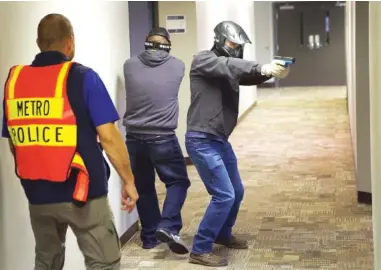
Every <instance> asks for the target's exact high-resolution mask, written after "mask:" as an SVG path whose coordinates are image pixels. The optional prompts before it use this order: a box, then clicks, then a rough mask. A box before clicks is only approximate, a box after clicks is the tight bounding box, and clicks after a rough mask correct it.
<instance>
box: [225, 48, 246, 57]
mask: <svg viewBox="0 0 381 270" xmlns="http://www.w3.org/2000/svg"><path fill="white" fill-rule="evenodd" d="M224 50H225V51H226V52H227V53H228V54H229V56H230V57H234V58H241V59H242V58H243V46H242V45H238V46H237V47H236V48H230V47H229V46H227V45H225V46H224Z"/></svg>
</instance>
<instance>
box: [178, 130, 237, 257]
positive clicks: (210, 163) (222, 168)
mask: <svg viewBox="0 0 381 270" xmlns="http://www.w3.org/2000/svg"><path fill="white" fill-rule="evenodd" d="M185 142H186V148H187V151H188V154H189V157H190V158H191V160H192V162H193V164H194V165H195V167H196V169H197V171H198V173H199V175H200V177H201V179H202V181H203V182H204V184H205V187H206V189H207V191H208V193H209V194H210V195H211V196H212V199H211V201H210V204H209V206H208V208H207V209H206V212H205V215H204V217H203V219H202V221H201V224H200V226H199V228H198V232H197V234H196V236H195V237H194V241H193V249H192V252H193V253H195V254H204V253H209V252H211V251H212V248H213V242H214V241H215V240H229V239H230V238H231V236H232V228H233V226H234V224H235V221H236V218H237V215H238V211H239V207H240V205H241V201H242V199H243V194H244V188H243V185H242V181H241V177H240V175H239V172H238V166H237V158H236V156H235V154H234V151H233V149H232V146H231V144H230V143H229V142H228V141H226V140H221V141H217V140H213V139H209V138H191V137H186V140H185Z"/></svg>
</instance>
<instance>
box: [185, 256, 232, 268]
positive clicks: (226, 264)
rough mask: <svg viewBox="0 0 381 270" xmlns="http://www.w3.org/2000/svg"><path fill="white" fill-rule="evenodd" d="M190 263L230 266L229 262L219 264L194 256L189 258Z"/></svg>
mask: <svg viewBox="0 0 381 270" xmlns="http://www.w3.org/2000/svg"><path fill="white" fill-rule="evenodd" d="M189 263H192V264H198V265H203V266H209V267H221V266H228V262H224V263H219V264H217V263H207V262H205V261H201V260H197V259H194V258H189Z"/></svg>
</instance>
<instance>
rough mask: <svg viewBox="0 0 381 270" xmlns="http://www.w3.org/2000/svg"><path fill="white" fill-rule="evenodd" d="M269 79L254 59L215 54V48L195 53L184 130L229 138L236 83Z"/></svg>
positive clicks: (234, 118) (235, 115)
mask: <svg viewBox="0 0 381 270" xmlns="http://www.w3.org/2000/svg"><path fill="white" fill-rule="evenodd" d="M268 79H270V78H269V77H267V76H263V75H261V65H260V64H258V63H256V62H253V61H247V60H243V59H239V58H232V57H224V56H217V54H216V53H215V52H214V51H202V52H200V53H198V54H196V55H195V56H194V58H193V62H192V65H191V70H190V89H191V105H190V107H189V110H188V116H187V125H188V127H187V131H188V132H204V133H209V134H212V135H215V136H218V137H223V138H228V137H229V136H230V134H231V133H232V132H233V129H234V128H235V126H236V125H237V119H238V108H239V86H240V85H258V84H260V83H262V82H265V81H267V80H268Z"/></svg>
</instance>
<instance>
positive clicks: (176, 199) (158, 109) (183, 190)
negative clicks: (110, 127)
mask: <svg viewBox="0 0 381 270" xmlns="http://www.w3.org/2000/svg"><path fill="white" fill-rule="evenodd" d="M170 49H171V41H170V36H169V33H168V32H167V30H166V29H165V28H162V27H159V28H154V29H152V30H151V32H150V33H149V35H148V37H147V39H146V41H145V51H143V52H141V53H140V54H139V55H137V56H135V57H132V58H130V59H128V60H127V61H126V62H125V64H124V79H125V88H126V96H127V106H126V107H127V108H126V113H125V115H124V118H123V124H124V126H125V127H126V132H127V134H126V143H127V148H128V152H129V155H130V159H131V167H132V171H133V174H134V177H135V183H136V189H137V191H138V194H139V200H138V202H137V210H138V213H139V217H140V222H141V225H142V231H141V240H142V242H143V248H145V249H150V248H154V247H155V246H156V245H157V244H159V243H160V242H164V243H167V244H168V246H169V248H170V250H172V251H173V252H174V253H177V254H186V253H188V248H187V247H186V245H185V244H184V243H183V242H182V240H181V239H180V237H179V236H178V234H179V232H180V230H181V228H182V219H181V209H182V206H183V205H184V201H185V198H186V195H187V190H188V188H189V186H190V181H189V178H188V174H187V169H186V164H185V160H184V156H183V153H182V150H181V148H180V145H179V142H178V140H177V137H176V134H175V129H176V128H177V122H178V113H179V104H178V92H179V88H180V84H181V82H182V80H183V77H184V71H185V65H184V63H183V62H182V61H181V60H179V59H177V58H175V57H173V56H171V55H170V54H169V52H170ZM155 170H156V172H157V174H158V176H159V178H160V180H161V181H162V182H163V183H164V184H165V186H166V188H167V195H166V198H165V201H164V206H163V211H162V213H160V209H159V203H158V198H157V194H156V189H155Z"/></svg>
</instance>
